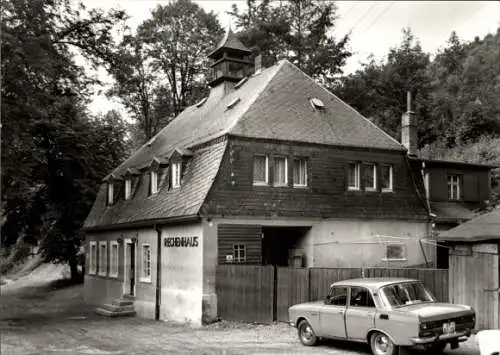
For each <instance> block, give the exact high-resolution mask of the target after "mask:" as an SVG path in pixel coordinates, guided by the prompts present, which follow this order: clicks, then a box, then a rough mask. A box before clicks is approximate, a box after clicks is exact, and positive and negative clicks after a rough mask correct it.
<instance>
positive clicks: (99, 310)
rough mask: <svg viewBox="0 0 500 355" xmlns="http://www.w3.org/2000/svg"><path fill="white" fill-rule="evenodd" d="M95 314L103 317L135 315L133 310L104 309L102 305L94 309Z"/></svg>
mask: <svg viewBox="0 0 500 355" xmlns="http://www.w3.org/2000/svg"><path fill="white" fill-rule="evenodd" d="M95 312H96V313H97V314H100V315H101V316H105V317H127V316H135V311H134V310H132V311H111V310H109V309H105V308H103V307H97V308H96V309H95Z"/></svg>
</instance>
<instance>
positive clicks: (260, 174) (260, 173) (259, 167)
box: [253, 156, 267, 183]
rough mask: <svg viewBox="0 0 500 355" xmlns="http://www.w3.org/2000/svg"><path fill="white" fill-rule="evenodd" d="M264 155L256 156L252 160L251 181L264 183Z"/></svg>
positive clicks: (265, 180)
mask: <svg viewBox="0 0 500 355" xmlns="http://www.w3.org/2000/svg"><path fill="white" fill-rule="evenodd" d="M266 175H267V173H266V157H265V156H256V157H255V158H254V161H253V181H255V182H261V183H266V182H267V179H266Z"/></svg>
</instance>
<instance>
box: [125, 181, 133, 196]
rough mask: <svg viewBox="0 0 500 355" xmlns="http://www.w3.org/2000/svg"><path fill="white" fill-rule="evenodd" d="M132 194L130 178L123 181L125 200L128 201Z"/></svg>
mask: <svg viewBox="0 0 500 355" xmlns="http://www.w3.org/2000/svg"><path fill="white" fill-rule="evenodd" d="M131 194H132V180H131V179H130V178H127V179H125V200H128V199H130V195H131Z"/></svg>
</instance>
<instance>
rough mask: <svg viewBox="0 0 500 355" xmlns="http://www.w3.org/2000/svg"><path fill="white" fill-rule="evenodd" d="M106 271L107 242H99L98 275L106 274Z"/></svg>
mask: <svg viewBox="0 0 500 355" xmlns="http://www.w3.org/2000/svg"><path fill="white" fill-rule="evenodd" d="M107 273H108V243H107V242H99V275H101V276H106V274H107Z"/></svg>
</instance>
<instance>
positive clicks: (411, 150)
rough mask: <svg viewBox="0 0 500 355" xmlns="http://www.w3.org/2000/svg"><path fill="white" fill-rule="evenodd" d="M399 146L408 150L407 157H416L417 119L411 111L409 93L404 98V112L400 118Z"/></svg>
mask: <svg viewBox="0 0 500 355" xmlns="http://www.w3.org/2000/svg"><path fill="white" fill-rule="evenodd" d="M401 144H403V146H404V147H405V148H406V149H408V155H413V156H416V155H417V147H418V146H417V117H416V115H415V112H413V111H412V110H411V93H410V92H409V91H408V93H407V96H406V112H405V113H403V116H402V118H401Z"/></svg>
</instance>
